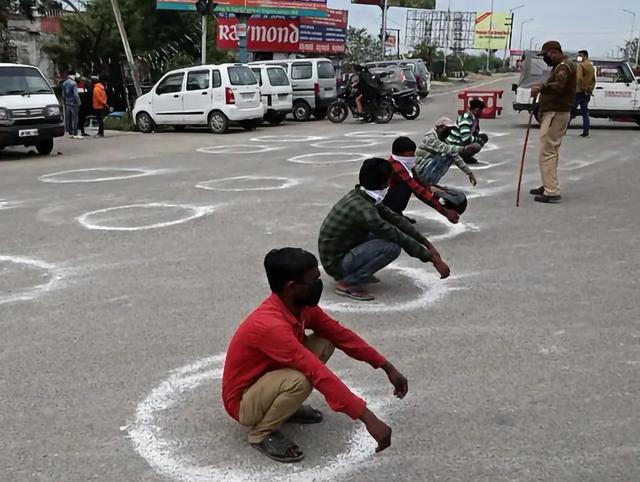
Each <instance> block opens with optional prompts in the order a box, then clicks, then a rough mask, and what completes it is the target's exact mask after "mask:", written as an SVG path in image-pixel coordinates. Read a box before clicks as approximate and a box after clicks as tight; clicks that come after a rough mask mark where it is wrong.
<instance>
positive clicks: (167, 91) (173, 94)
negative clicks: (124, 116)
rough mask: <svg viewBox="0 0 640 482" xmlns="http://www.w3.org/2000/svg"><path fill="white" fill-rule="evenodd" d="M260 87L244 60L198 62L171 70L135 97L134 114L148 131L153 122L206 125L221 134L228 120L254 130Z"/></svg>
mask: <svg viewBox="0 0 640 482" xmlns="http://www.w3.org/2000/svg"><path fill="white" fill-rule="evenodd" d="M263 115H264V110H263V108H262V103H261V102H260V87H259V86H258V81H257V79H256V77H255V75H254V74H253V72H252V71H251V69H250V68H249V67H248V66H247V65H244V64H221V65H200V66H198V67H189V68H186V69H178V70H173V71H171V72H169V73H167V74H165V75H164V77H162V79H160V81H159V82H158V83H157V84H156V85H155V86H154V87H153V88H152V89H151V90H150V91H149V92H147V93H146V94H144V95H143V96H141V97H139V98H138V99H137V100H136V103H135V106H134V108H133V118H134V119H135V122H136V125H137V126H138V129H139V130H140V131H142V132H145V133H149V132H151V131H153V130H154V128H155V126H156V125H169V126H173V127H175V128H176V129H183V128H184V126H187V125H194V126H197V125H202V126H209V128H210V129H211V132H213V133H215V134H222V133H224V132H226V131H227V129H228V127H229V125H230V124H231V123H239V124H240V125H242V126H243V127H244V128H245V129H247V130H253V129H255V128H256V126H257V125H258V124H259V123H260V122H261V121H262V116H263Z"/></svg>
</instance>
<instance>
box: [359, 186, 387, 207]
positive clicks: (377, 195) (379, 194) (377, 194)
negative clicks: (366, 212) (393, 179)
mask: <svg viewBox="0 0 640 482" xmlns="http://www.w3.org/2000/svg"><path fill="white" fill-rule="evenodd" d="M364 192H366V193H367V194H368V195H369V196H371V197H372V198H373V200H374V201H375V202H376V204H380V203H381V202H382V200H383V199H384V197H385V196H386V195H387V193H388V192H389V186H387V187H385V188H384V189H376V190H375V191H371V190H369V189H365V190H364Z"/></svg>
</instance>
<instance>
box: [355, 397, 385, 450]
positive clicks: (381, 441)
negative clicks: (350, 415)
mask: <svg viewBox="0 0 640 482" xmlns="http://www.w3.org/2000/svg"><path fill="white" fill-rule="evenodd" d="M360 420H362V422H363V423H364V426H365V427H366V428H367V432H369V435H371V436H372V437H373V438H374V439H375V441H376V442H378V446H377V447H376V452H382V451H383V450H384V449H386V448H388V447H389V446H391V427H389V426H388V425H387V424H386V423H384V422H383V421H382V420H380V419H379V418H378V417H376V416H375V414H374V413H373V412H372V411H371V410H369V409H368V408H365V409H364V413H363V414H362V415H361V416H360Z"/></svg>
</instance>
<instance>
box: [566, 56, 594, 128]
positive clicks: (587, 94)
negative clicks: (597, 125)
mask: <svg viewBox="0 0 640 482" xmlns="http://www.w3.org/2000/svg"><path fill="white" fill-rule="evenodd" d="M577 60H578V64H577V68H576V100H575V102H574V104H573V109H572V111H571V118H572V119H573V118H575V117H576V116H577V115H578V108H580V113H581V114H582V134H580V137H589V129H590V127H591V122H590V119H589V101H590V100H591V96H592V95H593V89H594V88H595V87H596V72H595V69H594V68H593V64H592V63H591V62H590V61H589V52H587V51H586V50H581V51H580V52H578V59H577Z"/></svg>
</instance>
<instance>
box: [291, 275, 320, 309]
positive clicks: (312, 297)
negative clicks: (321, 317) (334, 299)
mask: <svg viewBox="0 0 640 482" xmlns="http://www.w3.org/2000/svg"><path fill="white" fill-rule="evenodd" d="M308 286H309V288H308V289H307V294H306V295H304V296H303V297H299V298H298V299H297V300H296V302H297V304H298V305H299V306H318V303H320V297H321V296H322V288H323V284H322V280H321V279H320V278H318V279H317V280H315V281H314V282H313V283H311V284H309V285H308Z"/></svg>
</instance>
